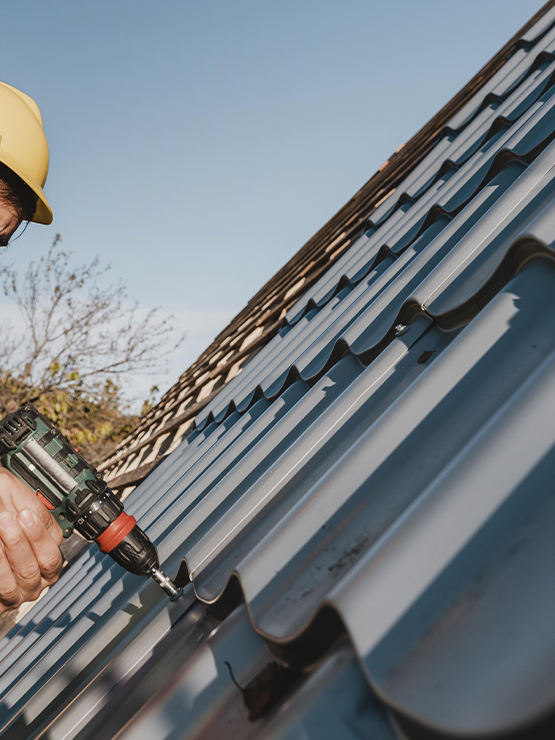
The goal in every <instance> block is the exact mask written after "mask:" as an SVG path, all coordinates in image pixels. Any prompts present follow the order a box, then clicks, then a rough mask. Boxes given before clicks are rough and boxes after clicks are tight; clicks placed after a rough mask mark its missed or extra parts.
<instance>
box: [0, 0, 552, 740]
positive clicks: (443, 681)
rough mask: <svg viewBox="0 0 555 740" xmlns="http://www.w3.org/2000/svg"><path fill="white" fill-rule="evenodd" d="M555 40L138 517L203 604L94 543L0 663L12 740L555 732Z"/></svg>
mask: <svg viewBox="0 0 555 740" xmlns="http://www.w3.org/2000/svg"><path fill="white" fill-rule="evenodd" d="M554 23H555V11H553V10H552V11H550V12H549V13H547V14H546V15H545V16H544V18H542V19H541V21H540V22H539V23H538V24H537V28H536V29H532V30H531V31H529V32H528V33H527V35H526V39H524V40H523V42H522V44H521V45H520V47H519V48H518V50H517V52H516V53H515V54H514V55H513V56H512V57H511V58H510V59H509V60H508V61H507V63H506V65H505V66H504V67H502V68H501V69H500V70H499V71H498V73H497V74H496V75H494V77H493V78H492V79H491V80H490V81H489V82H488V83H487V85H486V86H485V87H484V88H483V89H482V90H481V91H480V92H479V93H478V94H477V95H476V96H475V98H476V99H472V100H470V101H469V102H468V103H467V104H466V105H465V106H464V107H463V108H462V109H461V110H460V111H459V113H457V114H456V115H455V116H454V118H453V120H452V121H451V122H450V124H449V126H448V127H446V128H445V130H444V132H443V134H442V136H441V137H440V138H439V139H438V141H437V143H436V146H435V147H434V149H432V150H431V151H430V152H429V153H428V155H427V156H426V157H425V158H424V159H423V160H422V161H421V162H420V163H419V164H417V165H416V166H415V167H414V169H413V170H412V171H411V172H410V173H409V174H408V175H407V177H406V179H405V182H404V183H402V185H401V186H400V187H398V188H397V189H396V190H395V192H393V193H391V194H390V195H389V196H388V197H386V198H385V199H384V200H383V202H382V203H381V205H379V206H378V207H377V209H376V211H375V212H374V214H373V216H372V219H371V222H369V223H367V225H366V229H365V233H364V234H362V235H361V236H360V238H359V239H358V240H357V241H356V242H355V243H354V244H353V245H352V247H351V249H349V250H348V251H347V252H346V253H345V254H344V255H343V257H341V259H339V260H338V261H337V262H336V263H335V264H334V265H333V267H332V268H330V270H329V271H328V272H327V273H325V274H324V275H322V277H321V279H320V281H319V282H318V283H316V284H315V285H314V286H313V287H312V288H311V289H310V290H309V291H308V292H307V293H306V294H305V295H304V296H303V297H302V298H301V299H299V301H298V302H297V304H296V305H295V306H294V307H293V308H292V309H291V310H290V311H289V312H288V314H287V316H286V317H285V321H284V323H283V326H282V329H281V331H280V332H279V333H278V334H277V335H276V336H275V337H274V338H273V339H272V340H271V341H270V342H269V343H268V344H266V346H264V347H263V348H262V349H261V350H260V351H259V352H258V354H256V355H255V356H254V357H253V358H252V359H251V361H250V362H249V363H248V364H247V365H246V366H245V367H244V369H243V370H242V372H241V373H239V374H238V375H237V376H236V377H235V378H234V379H233V380H232V381H230V382H229V383H228V384H227V385H226V386H225V387H224V388H223V389H222V391H221V392H220V393H219V394H218V395H217V396H216V397H215V398H214V399H213V400H212V401H211V402H210V403H209V405H208V406H207V407H206V408H205V409H204V410H202V411H201V412H200V413H199V415H198V417H197V419H196V426H195V429H194V430H193V431H192V432H191V433H190V434H189V436H188V437H187V439H186V440H185V441H184V442H183V443H182V444H181V445H180V446H179V447H177V449H176V450H175V451H174V452H173V453H172V454H171V455H169V457H168V458H167V459H165V460H164V462H163V463H162V464H161V465H160V466H159V467H158V468H157V469H156V470H155V471H154V472H153V473H152V474H151V475H150V476H149V477H148V478H147V480H145V481H144V482H143V483H142V484H141V485H140V486H139V488H137V490H136V491H135V492H134V494H133V495H132V496H131V497H130V498H129V499H128V500H127V503H126V509H127V510H128V511H129V513H131V514H134V515H135V516H136V517H137V519H138V520H139V522H140V525H141V526H142V527H143V528H144V529H145V530H146V531H147V533H148V534H149V536H150V537H151V538H152V539H153V541H154V542H155V544H156V545H157V546H158V549H159V554H160V560H161V565H162V568H163V569H164V571H165V572H167V573H169V574H170V575H172V576H173V575H174V574H177V573H178V576H177V580H178V581H179V582H180V583H182V585H184V586H185V588H184V594H183V596H182V597H181V598H180V599H178V600H177V601H175V602H170V601H169V600H168V599H167V598H166V597H165V596H164V594H163V593H162V592H161V591H160V589H159V588H158V587H157V586H156V584H153V583H151V582H147V581H146V580H144V579H140V578H138V577H135V576H133V575H130V574H126V573H124V572H123V570H122V569H121V568H120V567H119V566H117V565H115V564H113V563H112V561H111V560H110V559H109V558H108V557H107V556H103V555H102V554H101V553H99V552H98V550H97V548H96V547H93V548H91V549H90V550H88V551H87V552H85V553H84V554H83V555H82V556H81V558H80V560H79V561H78V562H77V564H76V565H74V566H73V567H72V568H71V569H70V570H69V571H68V572H67V573H66V574H65V576H64V577H63V578H62V579H61V581H60V582H59V583H58V584H56V585H55V586H54V587H53V588H51V589H50V591H49V592H48V593H47V594H46V596H45V597H44V598H43V599H41V601H39V602H38V604H37V605H36V606H35V607H34V608H33V609H32V610H31V611H30V612H29V613H28V614H27V615H26V616H25V618H24V619H23V620H22V621H21V622H20V623H19V624H18V625H16V627H15V628H14V629H13V630H12V632H11V633H10V634H9V635H8V636H7V637H6V638H4V639H3V640H2V641H1V643H0V692H1V697H2V698H1V702H0V730H1V731H2V736H3V737H6V738H38V737H44V738H49V740H62V738H64V739H65V738H82V739H85V738H95V739H97V738H99V739H102V738H111V737H115V736H118V737H121V738H125V740H143V738H145V739H148V740H152V738H172V739H177V738H198V739H199V740H200V738H228V737H229V738H231V737H233V738H237V739H239V738H249V739H250V738H254V739H257V740H258V739H259V738H276V739H277V738H287V739H288V740H297V739H299V740H300V738H334V739H335V738H346V739H349V738H353V739H354V738H359V737H371V738H375V739H376V740H400V739H401V738H413V739H416V738H422V737H425V738H428V737H429V738H434V737H444V738H455V737H456V738H459V739H460V738H468V739H469V740H470V738H477V737H484V738H485V737H496V738H504V737H507V738H509V737H511V738H515V737H523V738H529V737H540V736H545V737H551V736H552V735H553V732H554V728H555V723H554V717H555V689H554V686H555V630H553V618H554V615H555V596H554V593H555V592H554V590H553V583H554V581H555V544H554V542H555V540H554V538H553V535H552V533H553V529H554V527H555V499H554V498H553V486H552V481H553V480H554V478H555V425H554V424H553V417H554V411H553V410H554V409H555V332H554V330H553V327H554V326H555V250H554V249H553V246H554V242H555V134H554V132H555V84H554V83H555V56H554V55H555V27H554ZM230 669H231V671H232V672H233V676H234V679H235V682H236V683H235V682H234V680H232V676H231V674H230ZM542 732H543V733H544V734H543V735H541V733H542ZM519 733H520V734H519Z"/></svg>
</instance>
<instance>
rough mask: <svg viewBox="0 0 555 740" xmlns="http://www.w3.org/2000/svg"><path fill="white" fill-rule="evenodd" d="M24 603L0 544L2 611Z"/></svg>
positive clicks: (0, 600)
mask: <svg viewBox="0 0 555 740" xmlns="http://www.w3.org/2000/svg"><path fill="white" fill-rule="evenodd" d="M21 603H22V599H21V592H20V590H19V586H18V585H17V582H16V580H15V576H14V574H13V571H12V566H11V565H10V563H9V561H8V558H7V557H6V553H5V552H4V548H3V547H1V546H0V612H3V611H5V609H15V608H16V607H18V606H19V605H20V604H21Z"/></svg>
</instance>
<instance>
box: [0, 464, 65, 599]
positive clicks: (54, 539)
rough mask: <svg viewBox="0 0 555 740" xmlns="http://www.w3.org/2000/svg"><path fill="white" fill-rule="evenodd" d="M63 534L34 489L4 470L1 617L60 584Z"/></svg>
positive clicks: (0, 487) (0, 473) (0, 480)
mask: <svg viewBox="0 0 555 740" xmlns="http://www.w3.org/2000/svg"><path fill="white" fill-rule="evenodd" d="M62 539H63V537H62V530H61V529H60V527H59V526H58V524H57V523H56V521H55V519H54V517H53V516H52V515H51V514H50V512H49V511H48V509H47V508H46V507H45V506H43V504H42V503H41V502H40V501H39V500H38V498H37V496H36V495H35V494H34V493H33V491H31V489H30V488H29V487H28V486H26V485H25V484H24V483H22V482H21V481H20V480H19V478H16V477H15V475H12V473H10V472H9V471H8V470H5V469H4V468H0V613H1V612H4V611H6V610H7V609H16V608H17V607H18V606H19V605H20V604H22V603H23V602H24V601H34V600H35V599H38V597H39V596H40V594H41V593H42V591H43V590H44V589H45V588H46V586H51V585H52V584H53V583H55V582H56V581H57V580H58V576H59V574H60V569H61V567H62V556H61V554H60V550H59V548H58V545H59V544H60V542H61V541H62Z"/></svg>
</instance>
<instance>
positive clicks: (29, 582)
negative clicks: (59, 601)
mask: <svg viewBox="0 0 555 740" xmlns="http://www.w3.org/2000/svg"><path fill="white" fill-rule="evenodd" d="M37 525H38V520H37ZM0 537H1V539H2V544H3V545H4V552H5V554H6V557H7V559H8V562H9V563H10V565H11V567H12V572H13V575H14V578H15V581H16V583H17V586H18V588H19V591H20V593H21V601H32V600H33V599H37V598H38V597H39V596H40V586H41V570H40V567H39V564H38V562H37V558H36V556H35V553H34V552H33V548H32V547H31V544H30V542H29V540H28V539H27V536H26V533H25V532H24V530H23V527H22V526H21V524H20V522H19V521H18V519H17V518H16V517H15V516H14V515H13V514H12V513H11V512H9V511H4V512H2V513H1V514H0Z"/></svg>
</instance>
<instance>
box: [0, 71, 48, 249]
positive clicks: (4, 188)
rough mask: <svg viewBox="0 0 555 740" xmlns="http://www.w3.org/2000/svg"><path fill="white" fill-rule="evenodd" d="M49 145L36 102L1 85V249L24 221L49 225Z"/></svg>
mask: <svg viewBox="0 0 555 740" xmlns="http://www.w3.org/2000/svg"><path fill="white" fill-rule="evenodd" d="M47 173H48V144H47V142H46V136H45V135H44V129H43V126H42V118H41V114H40V111H39V108H38V106H37V104H36V103H35V101H34V100H33V99H32V98H30V97H29V96H28V95H25V93H23V92H21V91H20V90H16V88H14V87H12V86H11V85H7V84H6V83H4V82H0V246H1V245H4V244H6V243H7V241H8V240H9V238H10V237H11V236H12V234H13V233H14V232H15V230H16V229H17V227H18V226H19V224H20V223H21V222H22V221H35V222H36V223H41V224H49V223H51V222H52V211H51V209H50V206H49V205H48V201H47V200H46V197H45V195H44V193H43V190H42V187H43V185H44V182H45V180H46V175H47Z"/></svg>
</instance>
